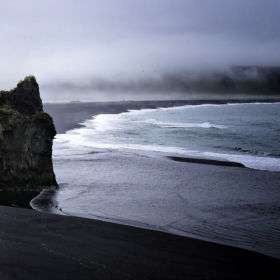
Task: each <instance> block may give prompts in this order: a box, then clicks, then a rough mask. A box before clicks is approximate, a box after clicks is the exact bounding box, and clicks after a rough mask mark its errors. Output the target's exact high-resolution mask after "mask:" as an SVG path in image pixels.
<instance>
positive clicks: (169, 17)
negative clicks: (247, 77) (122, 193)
mask: <svg viewBox="0 0 280 280" xmlns="http://www.w3.org/2000/svg"><path fill="white" fill-rule="evenodd" d="M0 40H1V44H0V58H1V59H0V62H1V63H0V74H1V75H0V77H1V83H0V84H1V89H3V90H8V89H10V88H13V87H14V86H15V85H16V84H17V82H18V81H19V80H20V79H22V78H23V77H24V76H26V75H28V74H33V75H35V76H36V78H37V80H38V82H39V84H40V85H42V86H44V85H48V84H55V83H67V82H69V83H77V82H79V81H80V82H81V83H82V84H85V83H87V81H90V80H92V79H96V78H97V79H117V80H118V79H119V80H120V79H122V78H126V79H127V78H133V79H140V80H141V79H145V78H147V77H151V76H153V75H157V73H165V72H168V73H170V72H180V71H183V70H185V69H208V68H220V67H227V66H229V65H274V66H279V65H280V51H279V50H280V1H279V0H116V1H114V0H79V1H78V0H55V1H54V0H47V1H44V0H34V1H33V0H31V1H28V0H12V1H11V0H7V1H6V0H1V2H0ZM41 94H42V93H41Z"/></svg>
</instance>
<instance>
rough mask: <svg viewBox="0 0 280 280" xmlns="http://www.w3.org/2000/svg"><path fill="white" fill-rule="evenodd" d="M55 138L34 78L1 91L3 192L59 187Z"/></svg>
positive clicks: (0, 178)
mask: <svg viewBox="0 0 280 280" xmlns="http://www.w3.org/2000/svg"><path fill="white" fill-rule="evenodd" d="M55 135H56V130H55V127H54V124H53V120H52V118H51V117H50V116H49V115H48V114H47V113H45V112H44V111H43V105H42V100H41V98H40V92H39V86H38V83H37V81H36V79H35V77H34V76H28V77H26V78H25V79H24V80H23V81H20V82H19V83H18V84H17V87H16V88H15V89H12V90H10V91H0V189H10V190H41V189H43V188H44V187H50V186H55V187H58V184H57V182H56V179H55V174H54V172H53V164H52V141H53V138H54V136H55Z"/></svg>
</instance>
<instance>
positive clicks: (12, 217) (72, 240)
mask: <svg viewBox="0 0 280 280" xmlns="http://www.w3.org/2000/svg"><path fill="white" fill-rule="evenodd" d="M217 102H218V101H217ZM252 102H253V101H252ZM201 103H202V102H201ZM201 103H198V104H201ZM203 103H209V102H203ZM225 103H226V102H225ZM184 104H191V102H188V101H176V102H172V101H162V102H159V101H155V102H152V101H149V102H119V103H110V102H107V103H96V104H90V103H69V104H45V105H44V109H45V111H47V112H48V113H49V114H50V115H51V116H52V117H53V118H54V122H55V125H56V129H57V132H58V133H63V132H65V131H66V130H69V129H71V128H75V127H79V125H77V123H78V122H82V121H84V120H85V119H90V118H91V117H92V116H93V115H96V114H100V113H120V112H124V111H126V110H129V109H140V108H156V107H169V106H179V105H184ZM81 108H82V110H81ZM173 160H178V159H174V158H173ZM188 160H189V159H182V160H181V159H179V161H184V162H183V163H182V164H186V165H187V164H189V163H188ZM199 163H203V160H202V161H200V162H199ZM205 163H206V162H205ZM211 164H213V163H211ZM0 195H1V194H0ZM0 217H1V230H0V245H1V246H0V248H1V254H0V279H4V280H5V279H31V280H32V279H255V278H256V279H280V278H279V277H280V259H275V258H271V257H268V256H265V255H261V254H258V253H254V252H250V251H247V250H243V249H238V248H234V247H229V246H224V245H219V244H214V243H210V242H205V241H200V240H196V239H192V238H186V237H181V236H177V235H173V234H168V233H164V232H159V231H153V230H147V229H141V228H136V227H129V226H125V225H120V224H114V223H108V222H103V221H97V220H90V219H84V218H77V217H70V216H59V215H54V214H46V213H41V212H36V211H33V210H28V209H23V208H16V207H6V206H0ZM252 246H253V245H252Z"/></svg>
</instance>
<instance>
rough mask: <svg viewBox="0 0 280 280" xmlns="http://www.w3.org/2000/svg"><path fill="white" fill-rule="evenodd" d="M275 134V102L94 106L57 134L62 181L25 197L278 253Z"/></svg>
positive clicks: (278, 107)
mask: <svg viewBox="0 0 280 280" xmlns="http://www.w3.org/2000/svg"><path fill="white" fill-rule="evenodd" d="M279 135H280V104H279V103H275V104H263V103H259V104H257V103H255V104H231V105H207V104H205V105H197V106H189V105H188V106H181V107H172V108H158V109H146V110H134V111H129V112H125V113H121V114H103V115H97V116H93V118H92V119H90V120H85V122H84V123H83V127H82V128H78V129H74V130H71V131H68V132H67V133H65V134H59V135H57V136H56V139H55V141H54V147H53V162H54V168H55V173H56V176H57V180H58V183H59V185H60V190H59V191H58V192H56V193H55V194H53V193H50V192H48V191H44V192H42V194H41V196H39V197H37V198H36V199H34V200H33V201H32V202H31V205H32V207H33V208H34V209H37V210H41V211H49V212H56V213H61V214H64V215H76V216H82V217H88V218H92V219H102V220H106V221H111V222H117V223H123V224H129V225H132V226H139V227H145V228H151V229H156V230H162V231H167V232H171V233H175V234H180V235H184V236H190V237H195V238H200V239H204V240H208V241H214V242H217V243H222V244H228V245H233V246H237V247H242V248H246V249H250V250H254V251H258V252H261V253H265V254H268V255H271V256H275V257H278V258H280V214H279V210H280V200H279V198H280V183H279V179H280V172H279V171H280V148H279ZM168 155H176V156H182V157H198V158H212V159H221V160H230V161H235V162H240V163H242V164H244V165H245V166H246V167H248V169H242V170H241V169H240V168H232V167H230V168H229V167H217V166H208V165H203V166H202V165H198V164H188V165H187V164H185V163H178V162H173V161H171V160H170V159H168V157H167V156H168ZM49 197H52V200H50V199H48V198H49ZM40 201H41V202H40ZM42 201H49V202H48V203H46V202H45V203H42Z"/></svg>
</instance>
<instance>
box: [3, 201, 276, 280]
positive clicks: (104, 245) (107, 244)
mask: <svg viewBox="0 0 280 280" xmlns="http://www.w3.org/2000/svg"><path fill="white" fill-rule="evenodd" d="M0 210H1V211H0V218H1V222H2V227H1V231H0V243H1V245H2V246H1V247H2V249H1V250H2V251H3V253H2V254H1V255H0V275H1V279H14V278H18V277H20V278H24V279H30V280H32V279H41V278H42V275H44V279H64V277H65V278H66V279H77V277H78V278H80V279H93V278H96V279H113V278H120V279H249V278H250V279H251V278H256V277H260V278H262V279H279V277H280V259H275V258H272V257H268V256H265V255H261V254H259V253H254V252H250V251H247V250H244V249H239V248H234V247H230V246H224V245H219V244H215V243H211V242H205V241H201V240H197V239H192V238H187V237H182V236H177V235H173V234H169V233H164V232H159V231H153V230H147V229H141V228H136V227H130V226H125V225H119V224H113V223H108V222H103V221H98V220H91V219H85V218H78V217H71V216H59V215H53V214H47V213H40V212H37V211H30V210H27V209H16V208H12V207H5V206H0ZM23 255H24V258H23V257H22V256H23Z"/></svg>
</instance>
